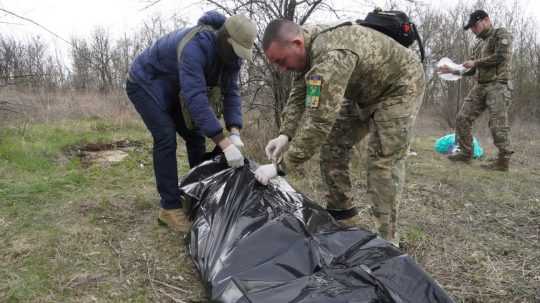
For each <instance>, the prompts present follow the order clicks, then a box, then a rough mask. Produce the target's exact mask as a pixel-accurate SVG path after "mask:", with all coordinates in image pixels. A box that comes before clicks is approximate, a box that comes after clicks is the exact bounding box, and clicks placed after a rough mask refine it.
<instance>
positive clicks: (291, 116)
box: [279, 74, 306, 140]
mask: <svg viewBox="0 0 540 303" xmlns="http://www.w3.org/2000/svg"><path fill="white" fill-rule="evenodd" d="M305 99H306V82H305V81H304V74H297V75H295V78H294V80H293V83H292V87H291V92H290V93H289V98H288V99H287V105H286V106H285V110H284V111H283V114H282V117H281V118H282V119H281V121H282V123H281V128H280V129H279V134H280V135H287V137H289V140H290V139H292V138H293V137H294V135H295V134H296V130H297V129H298V124H299V123H300V120H302V115H303V114H304V111H305V110H306V106H305V102H304V100H305Z"/></svg>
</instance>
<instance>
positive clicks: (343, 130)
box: [320, 81, 424, 241]
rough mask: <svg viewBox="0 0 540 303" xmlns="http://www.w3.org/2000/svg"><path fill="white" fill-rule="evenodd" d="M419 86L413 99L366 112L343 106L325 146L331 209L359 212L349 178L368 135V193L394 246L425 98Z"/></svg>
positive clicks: (324, 169) (395, 99) (324, 165)
mask: <svg viewBox="0 0 540 303" xmlns="http://www.w3.org/2000/svg"><path fill="white" fill-rule="evenodd" d="M420 83H421V84H418V85H417V86H416V87H417V88H418V89H416V90H414V89H413V91H412V92H411V93H410V94H407V95H403V96H396V97H389V98H386V99H384V100H383V101H382V102H380V103H378V104H376V105H373V106H369V107H367V108H363V109H360V108H359V107H358V105H357V103H356V102H354V101H350V100H344V101H343V103H342V106H341V109H340V112H339V113H338V118H337V120H336V122H335V124H334V126H333V128H332V130H331V132H330V134H329V135H328V139H327V141H326V142H325V144H324V145H323V146H321V154H320V157H321V162H320V166H321V174H322V177H323V182H324V183H325V185H326V186H327V189H326V190H327V191H326V193H325V196H326V197H325V198H326V201H327V209H328V210H329V211H331V212H332V211H338V212H339V211H345V210H350V209H352V208H353V207H354V203H353V200H354V198H353V196H352V194H351V180H350V177H349V163H350V160H351V155H352V149H353V147H354V145H356V144H357V143H358V142H360V141H361V140H362V139H363V138H364V137H366V136H367V135H368V134H369V137H368V138H369V141H368V160H367V161H368V163H367V186H368V190H367V193H368V197H369V199H370V201H371V203H372V206H373V207H372V213H373V215H374V217H375V222H376V224H377V229H378V232H379V234H380V235H381V237H383V238H384V239H387V240H389V241H395V240H397V238H398V237H397V221H398V212H399V203H400V198H401V192H402V187H403V182H404V179H405V159H406V157H407V152H408V148H409V144H410V140H411V136H412V127H413V124H414V121H415V119H416V115H417V113H418V110H419V108H420V105H421V102H422V99H423V92H424V86H423V83H424V82H423V81H421V82H420Z"/></svg>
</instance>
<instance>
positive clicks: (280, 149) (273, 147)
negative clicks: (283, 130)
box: [264, 135, 289, 163]
mask: <svg viewBox="0 0 540 303" xmlns="http://www.w3.org/2000/svg"><path fill="white" fill-rule="evenodd" d="M287 148H289V137H287V136H286V135H279V136H278V137H277V138H274V139H272V140H270V141H268V144H267V145H266V148H265V149H264V151H265V152H266V156H267V157H268V160H272V162H274V163H279V162H280V160H281V157H282V156H283V154H284V153H285V152H286V151H287Z"/></svg>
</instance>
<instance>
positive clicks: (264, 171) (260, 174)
mask: <svg viewBox="0 0 540 303" xmlns="http://www.w3.org/2000/svg"><path fill="white" fill-rule="evenodd" d="M277 175H278V172H277V168H276V165H275V164H266V165H261V166H259V167H258V168H257V169H256V170H255V179H257V181H259V182H260V183H261V184H263V185H268V182H269V181H270V179H272V178H274V177H275V176H277Z"/></svg>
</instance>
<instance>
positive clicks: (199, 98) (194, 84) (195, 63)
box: [178, 35, 223, 138]
mask: <svg viewBox="0 0 540 303" xmlns="http://www.w3.org/2000/svg"><path fill="white" fill-rule="evenodd" d="M197 38H200V39H204V36H202V35H197V37H196V38H195V39H193V40H191V41H190V42H189V43H187V44H186V46H185V47H184V50H183V53H182V57H181V62H179V68H178V71H179V75H178V77H179V79H180V86H181V88H180V93H181V94H182V96H183V97H184V98H185V100H186V104H187V109H188V111H189V113H190V114H191V119H192V121H193V122H194V123H195V125H197V126H198V127H199V128H200V129H201V131H202V132H203V134H204V135H205V136H207V137H209V138H212V137H215V136H217V135H219V134H220V133H222V132H223V127H222V126H221V124H220V123H219V120H218V119H217V117H216V114H215V113H214V111H213V110H212V107H211V106H210V103H209V102H208V88H207V85H206V78H205V75H204V67H205V65H206V64H207V63H208V60H207V58H206V52H205V50H204V49H203V48H202V45H203V44H202V43H200V42H199V41H198V39H197Z"/></svg>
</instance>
